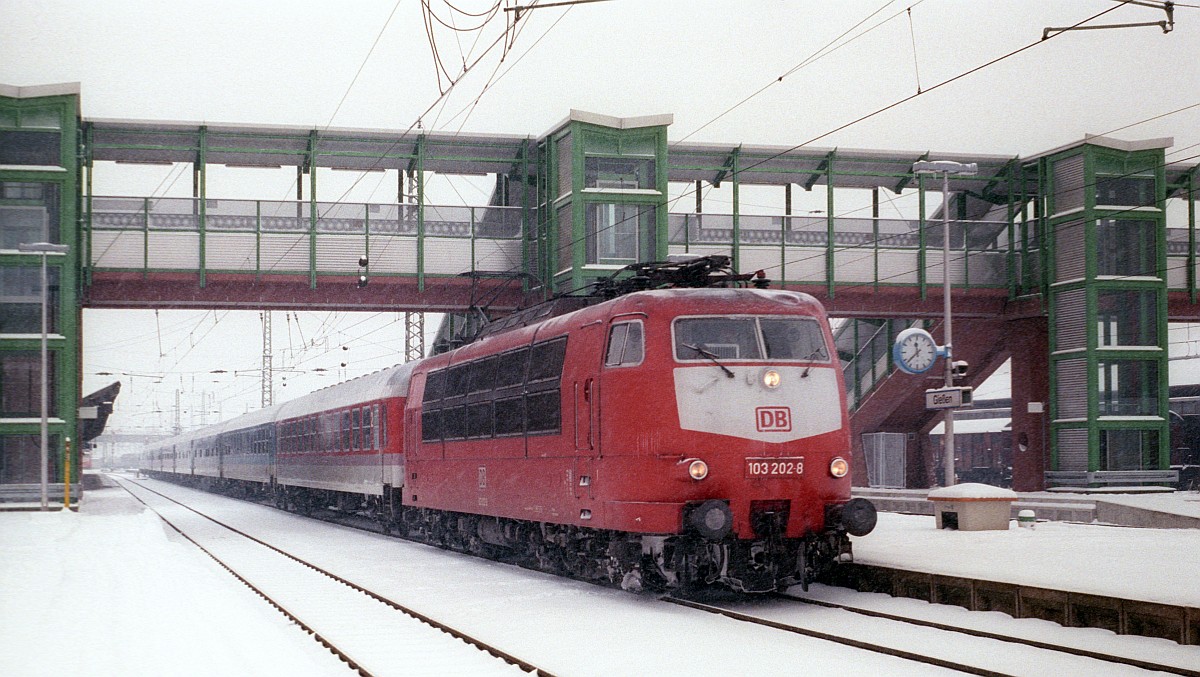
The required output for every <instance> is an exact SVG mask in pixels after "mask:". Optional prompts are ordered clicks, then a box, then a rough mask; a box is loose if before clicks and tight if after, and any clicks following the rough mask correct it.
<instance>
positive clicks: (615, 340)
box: [604, 323, 629, 367]
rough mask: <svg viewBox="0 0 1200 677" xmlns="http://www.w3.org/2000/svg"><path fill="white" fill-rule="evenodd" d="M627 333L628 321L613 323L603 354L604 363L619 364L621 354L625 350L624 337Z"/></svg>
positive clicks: (608, 364)
mask: <svg viewBox="0 0 1200 677" xmlns="http://www.w3.org/2000/svg"><path fill="white" fill-rule="evenodd" d="M628 335H629V323H624V324H618V325H613V328H612V331H611V332H610V333H609V335H608V350H607V351H605V354H604V364H605V365H607V366H609V367H612V366H616V365H618V364H621V355H622V354H624V352H625V337H627V336H628Z"/></svg>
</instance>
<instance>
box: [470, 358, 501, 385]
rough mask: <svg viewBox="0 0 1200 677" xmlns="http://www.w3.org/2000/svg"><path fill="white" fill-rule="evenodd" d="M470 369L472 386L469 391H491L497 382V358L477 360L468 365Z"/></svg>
mask: <svg viewBox="0 0 1200 677" xmlns="http://www.w3.org/2000/svg"><path fill="white" fill-rule="evenodd" d="M468 368H469V370H470V373H471V376H470V387H469V388H468V390H469V392H471V393H472V394H474V393H483V392H488V391H490V390H491V389H492V388H493V387H494V386H495V382H496V378H495V374H496V358H495V357H488V358H485V359H482V360H476V361H474V362H471V363H470V364H469V365H468Z"/></svg>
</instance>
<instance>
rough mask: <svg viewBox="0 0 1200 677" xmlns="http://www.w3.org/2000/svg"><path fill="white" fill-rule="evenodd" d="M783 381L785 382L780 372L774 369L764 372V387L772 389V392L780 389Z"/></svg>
mask: <svg viewBox="0 0 1200 677" xmlns="http://www.w3.org/2000/svg"><path fill="white" fill-rule="evenodd" d="M782 381H783V377H782V376H780V375H779V372H777V371H775V370H774V369H768V370H766V371H764V372H763V375H762V382H763V385H764V386H766V387H768V388H770V389H771V390H774V389H776V388H778V387H779V384H780V382H782Z"/></svg>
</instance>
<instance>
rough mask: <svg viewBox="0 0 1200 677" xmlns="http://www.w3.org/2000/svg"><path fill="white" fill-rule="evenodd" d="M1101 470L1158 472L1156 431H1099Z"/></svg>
mask: <svg viewBox="0 0 1200 677" xmlns="http://www.w3.org/2000/svg"><path fill="white" fill-rule="evenodd" d="M1100 461H1101V463H1103V464H1104V467H1103V468H1101V470H1158V469H1159V466H1158V431H1157V430H1101V431H1100Z"/></svg>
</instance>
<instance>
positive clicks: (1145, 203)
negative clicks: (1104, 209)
mask: <svg viewBox="0 0 1200 677" xmlns="http://www.w3.org/2000/svg"><path fill="white" fill-rule="evenodd" d="M1156 202H1157V201H1156V200H1155V199H1154V177H1153V176H1107V177H1098V178H1097V179H1096V204H1097V205H1105V206H1107V205H1116V206H1121V207H1153V206H1154V205H1155V204H1156Z"/></svg>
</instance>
